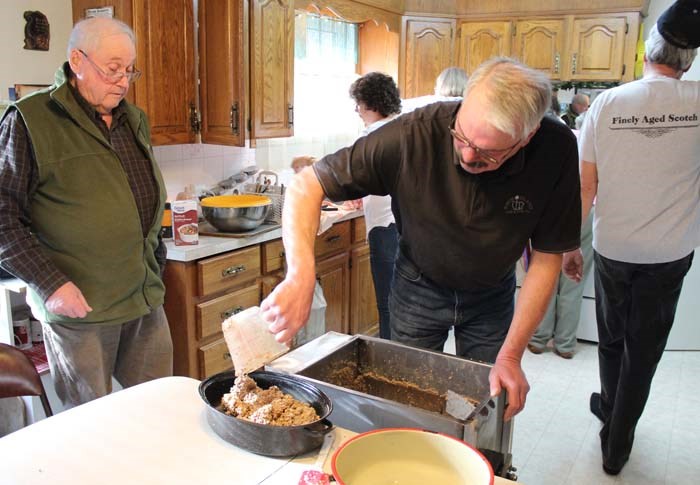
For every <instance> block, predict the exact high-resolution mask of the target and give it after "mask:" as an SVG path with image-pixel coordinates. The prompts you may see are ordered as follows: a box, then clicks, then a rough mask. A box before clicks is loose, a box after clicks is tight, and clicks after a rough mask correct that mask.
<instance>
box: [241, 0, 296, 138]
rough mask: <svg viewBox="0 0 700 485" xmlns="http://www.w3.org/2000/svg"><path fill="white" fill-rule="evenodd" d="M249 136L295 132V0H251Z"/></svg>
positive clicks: (279, 135)
mask: <svg viewBox="0 0 700 485" xmlns="http://www.w3.org/2000/svg"><path fill="white" fill-rule="evenodd" d="M250 35H251V39H250V43H251V56H250V63H251V66H250V91H251V102H250V114H251V134H250V136H251V138H275V137H281V136H292V135H293V134H294V129H293V124H294V2H293V0H253V1H252V2H251V34H250Z"/></svg>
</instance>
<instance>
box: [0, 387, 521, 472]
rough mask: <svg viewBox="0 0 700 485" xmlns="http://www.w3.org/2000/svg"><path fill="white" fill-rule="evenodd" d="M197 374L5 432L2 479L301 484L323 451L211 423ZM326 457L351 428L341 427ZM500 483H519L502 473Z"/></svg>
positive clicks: (123, 393)
mask: <svg viewBox="0 0 700 485" xmlns="http://www.w3.org/2000/svg"><path fill="white" fill-rule="evenodd" d="M198 386H199V381H197V380H195V379H191V378H189V377H166V378H162V379H156V380H153V381H150V382H147V383H144V384H140V385H137V386H134V387H130V388H128V389H124V390H122V391H118V392H115V393H112V394H110V395H108V396H105V397H103V398H100V399H96V400H94V401H91V402H89V403H87V404H83V405H82V406H78V407H75V408H73V409H69V410H67V411H63V412H61V413H58V414H56V415H55V416H53V417H51V418H48V419H44V420H42V421H39V422H37V423H35V424H32V425H30V426H27V427H26V428H23V429H21V430H19V431H16V432H14V433H11V434H9V435H7V436H5V437H3V438H0V456H2V457H3V459H2V460H0V477H2V483H3V485H25V484H26V485H43V484H51V485H64V484H65V485H68V484H70V485H73V484H75V483H100V484H102V485H112V484H115V485H116V484H120V485H121V484H125V483H148V484H168V485H179V484H182V485H190V484H193V483H235V484H236V485H296V484H297V483H298V481H299V477H300V475H301V473H302V471H303V470H308V469H310V468H312V467H313V466H314V465H315V464H317V462H318V461H323V460H318V451H313V452H310V453H307V454H305V455H301V456H298V457H294V458H270V457H265V456H260V455H256V454H253V453H249V452H247V451H244V450H242V449H240V448H238V447H236V446H234V445H232V444H230V443H228V442H226V441H224V440H222V439H221V438H219V436H218V435H216V434H215V433H214V431H212V429H211V428H210V427H209V425H208V424H207V421H206V405H205V404H204V402H203V401H202V399H201V398H200V397H199V393H198ZM332 433H334V439H333V444H332V446H331V449H330V453H329V455H328V458H326V459H325V461H324V462H323V463H318V465H319V466H321V467H322V468H323V470H324V471H326V472H328V471H330V469H329V467H330V462H331V459H330V456H332V454H333V452H334V450H335V449H337V448H338V447H339V446H340V445H341V444H342V443H343V442H344V441H345V440H347V439H348V438H350V437H352V436H353V435H354V433H352V432H351V431H348V430H345V429H342V428H336V429H335V430H333V431H332ZM494 483H495V485H508V484H510V485H513V484H514V482H510V481H507V480H505V479H502V478H500V477H497V478H496V480H495V482H494Z"/></svg>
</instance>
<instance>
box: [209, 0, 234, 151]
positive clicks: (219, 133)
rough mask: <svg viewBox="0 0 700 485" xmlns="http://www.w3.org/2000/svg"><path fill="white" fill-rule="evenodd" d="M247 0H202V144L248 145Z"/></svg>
mask: <svg viewBox="0 0 700 485" xmlns="http://www.w3.org/2000/svg"><path fill="white" fill-rule="evenodd" d="M243 48H244V42H243V0H199V103H200V107H201V111H202V142H203V143H215V144H219V145H232V146H244V145H245V124H244V122H243V120H244V119H245V101H244V100H245V95H244V93H245V71H244V64H243Z"/></svg>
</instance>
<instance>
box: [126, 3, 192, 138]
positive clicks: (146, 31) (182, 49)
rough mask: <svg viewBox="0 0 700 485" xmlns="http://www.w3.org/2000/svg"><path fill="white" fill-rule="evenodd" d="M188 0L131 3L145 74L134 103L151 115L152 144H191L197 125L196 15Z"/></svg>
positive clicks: (137, 88) (136, 84) (137, 86)
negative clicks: (194, 15) (194, 17)
mask: <svg viewBox="0 0 700 485" xmlns="http://www.w3.org/2000/svg"><path fill="white" fill-rule="evenodd" d="M192 9H193V7H192V2H191V1H190V0H150V1H148V2H139V1H134V2H133V24H132V25H133V29H134V33H135V34H136V39H137V42H136V59H137V60H138V64H139V66H141V67H140V69H141V70H142V71H143V76H142V77H141V79H139V81H138V82H137V83H135V84H134V86H133V87H134V90H135V102H136V105H137V106H139V107H140V108H141V109H143V110H144V111H145V112H146V113H147V114H148V120H149V122H150V124H151V139H152V142H153V144H154V145H166V144H181V143H193V142H194V141H195V135H196V133H195V131H196V130H197V129H198V120H197V112H196V110H197V105H196V97H195V92H196V83H197V81H196V74H195V59H194V19H193V12H192Z"/></svg>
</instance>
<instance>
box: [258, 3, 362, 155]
mask: <svg viewBox="0 0 700 485" xmlns="http://www.w3.org/2000/svg"><path fill="white" fill-rule="evenodd" d="M294 23H295V39H294V136H293V137H291V138H279V139H274V140H259V141H258V145H257V147H258V149H257V151H256V157H257V159H258V161H259V162H263V163H265V162H266V163H267V166H268V167H270V168H272V169H279V168H288V167H289V165H290V163H291V161H292V157H295V156H298V155H312V156H315V157H319V158H320V157H322V156H323V155H326V154H328V153H332V152H334V151H336V150H337V149H339V148H341V147H343V146H347V145H350V144H351V143H352V142H354V141H355V139H356V138H357V137H358V136H359V133H360V131H361V130H362V121H361V120H360V118H359V117H358V116H357V113H355V103H354V101H352V99H351V98H350V95H349V93H348V91H349V89H350V85H351V84H352V82H353V81H354V80H355V79H357V78H358V77H359V76H358V74H357V73H356V68H357V56H358V25H357V24H352V23H349V22H344V21H341V20H336V19H333V18H329V17H323V16H319V15H315V14H310V13H307V12H297V15H296V18H295V19H294Z"/></svg>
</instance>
